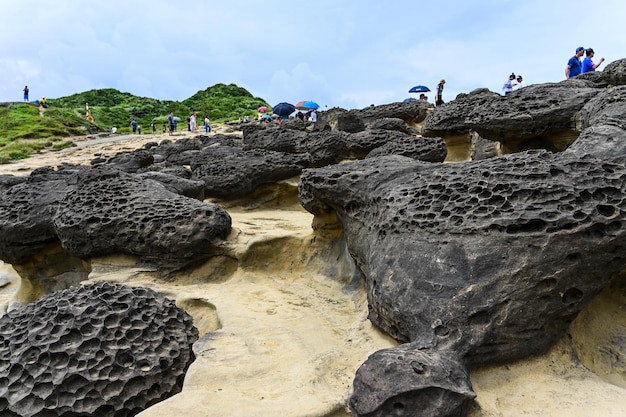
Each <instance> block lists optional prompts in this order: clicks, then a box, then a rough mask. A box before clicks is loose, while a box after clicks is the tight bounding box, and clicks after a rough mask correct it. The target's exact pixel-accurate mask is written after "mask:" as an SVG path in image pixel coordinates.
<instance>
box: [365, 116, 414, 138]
mask: <svg viewBox="0 0 626 417" xmlns="http://www.w3.org/2000/svg"><path fill="white" fill-rule="evenodd" d="M369 128H370V129H372V130H378V129H380V130H395V131H398V132H402V133H406V134H407V135H413V136H415V135H417V134H419V132H418V131H417V129H415V128H414V127H412V126H409V125H408V124H407V123H406V122H405V121H404V120H402V119H398V118H391V117H385V118H383V119H378V120H374V121H372V122H371V123H370V124H369Z"/></svg>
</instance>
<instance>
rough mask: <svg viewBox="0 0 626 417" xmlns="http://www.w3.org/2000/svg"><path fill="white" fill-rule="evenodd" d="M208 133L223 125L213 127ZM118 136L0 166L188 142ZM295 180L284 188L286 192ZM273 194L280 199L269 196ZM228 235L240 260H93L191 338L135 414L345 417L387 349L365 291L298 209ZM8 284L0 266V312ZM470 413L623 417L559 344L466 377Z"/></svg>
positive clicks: (97, 271)
mask: <svg viewBox="0 0 626 417" xmlns="http://www.w3.org/2000/svg"><path fill="white" fill-rule="evenodd" d="M216 132H218V133H227V128H224V127H218V128H217V129H216ZM188 135H189V133H187V132H181V133H179V134H177V135H176V136H168V135H167V134H166V135H161V134H158V135H141V136H139V135H126V136H122V135H119V136H115V137H109V138H103V139H87V140H84V139H83V140H77V141H76V144H77V146H76V147H74V148H71V149H66V150H63V151H56V152H42V153H39V154H37V155H34V156H33V157H31V158H29V159H26V160H23V161H19V162H16V163H12V164H9V165H0V174H6V173H10V174H15V175H28V173H29V172H30V171H32V170H33V169H35V168H37V167H41V166H58V165H60V164H61V163H63V162H67V163H83V164H87V163H89V161H90V160H91V159H93V158H94V156H95V155H98V154H99V155H114V154H115V153H117V152H122V151H127V150H133V149H136V148H138V147H141V146H143V144H145V143H147V142H152V141H157V142H160V141H161V140H163V139H173V140H177V139H179V138H182V137H186V136H188ZM295 187H297V179H294V180H292V181H286V182H285V183H284V185H283V187H282V188H283V189H284V190H285V192H290V193H294V192H295ZM278 197H280V196H278ZM225 208H226V209H227V210H228V212H229V213H230V214H231V216H232V218H233V232H232V233H231V236H230V237H229V239H228V241H227V242H226V243H225V245H227V246H229V250H231V251H233V252H234V253H238V259H239V263H238V264H237V265H234V264H233V263H232V262H229V261H228V260H227V259H218V260H216V261H214V262H212V263H209V264H207V265H205V266H204V267H201V268H199V269H198V270H195V271H193V272H190V273H187V274H184V275H182V274H181V275H180V276H176V277H163V276H160V275H159V274H158V273H156V272H155V271H151V270H149V269H147V268H145V267H142V266H140V265H138V264H136V263H135V262H134V260H133V259H131V258H128V257H121V256H118V257H109V258H103V259H96V260H94V262H93V272H92V274H91V277H90V279H92V280H110V281H116V282H121V283H126V284H129V285H135V286H147V287H150V288H153V289H155V290H157V291H160V292H162V293H163V294H164V295H166V296H167V297H169V298H171V299H174V300H176V303H177V304H178V305H179V306H181V307H183V308H185V309H186V310H187V311H188V312H189V313H190V314H191V315H192V316H193V317H194V323H195V324H196V327H198V329H199V330H200V336H201V337H200V340H199V341H198V342H197V343H196V344H195V345H194V351H195V354H196V356H197V359H196V361H195V362H194V363H193V364H192V365H191V367H190V369H189V371H188V373H187V376H186V378H185V384H184V387H183V391H182V392H181V393H179V394H178V395H175V396H173V397H171V398H169V399H167V400H165V401H163V402H161V403H159V404H157V405H155V406H153V407H151V408H149V409H147V410H145V411H144V412H142V413H141V414H140V416H141V417H166V416H167V417H171V416H177V415H180V416H186V417H225V416H229V417H250V416H255V417H276V416H282V417H348V416H350V412H349V410H348V409H347V408H346V405H345V404H346V400H347V398H348V397H349V395H350V390H351V385H352V379H353V376H354V373H355V371H356V369H357V368H358V367H359V366H360V365H361V363H363V361H365V359H366V358H367V356H368V355H370V354H372V353H373V352H375V351H377V350H379V349H382V348H386V347H391V346H394V345H396V342H395V341H393V340H392V339H390V338H389V337H387V336H386V335H385V334H383V333H382V332H380V331H378V330H377V329H376V328H374V327H373V326H372V325H371V323H370V322H369V320H367V300H366V295H365V291H364V289H363V287H362V285H360V283H359V282H358V280H355V279H353V274H352V272H351V267H350V260H349V259H345V256H344V252H343V248H342V247H338V246H337V244H336V243H334V244H333V243H332V242H333V241H334V240H332V239H330V238H329V239H325V238H324V237H323V236H322V237H320V236H316V235H314V234H313V233H312V228H311V222H312V220H313V218H312V216H311V215H310V214H309V213H308V212H306V211H304V210H303V209H302V208H301V207H299V206H298V205H297V204H291V205H290V206H288V207H271V204H270V205H266V206H263V207H258V208H255V209H253V210H250V209H246V208H243V207H236V206H233V207H225ZM18 287H19V277H17V275H16V274H15V272H14V271H13V269H12V268H11V267H10V265H6V264H2V263H1V262H0V304H2V305H6V304H7V303H8V301H9V300H10V298H11V296H12V295H13V293H14V292H15V291H16V290H17V289H18ZM471 378H472V384H473V387H474V390H475V391H476V393H477V394H478V397H477V406H476V408H475V409H474V410H472V411H471V413H470V416H471V417H511V416H540V417H624V416H626V389H624V388H621V387H618V386H616V385H612V384H609V383H607V382H605V381H603V380H602V379H601V378H600V377H598V376H596V375H595V374H593V373H592V372H591V371H589V370H588V369H587V368H585V367H584V366H583V365H582V364H580V362H579V361H578V359H577V358H576V355H575V353H574V351H573V348H572V343H571V341H570V338H569V337H564V338H563V339H562V340H561V341H560V342H559V343H558V344H557V345H556V346H554V347H553V349H552V350H551V351H549V352H547V353H546V354H545V355H542V356H539V357H536V358H532V359H528V360H523V361H519V362H516V363H512V364H507V365H502V366H491V367H480V368H477V369H474V370H472V374H471Z"/></svg>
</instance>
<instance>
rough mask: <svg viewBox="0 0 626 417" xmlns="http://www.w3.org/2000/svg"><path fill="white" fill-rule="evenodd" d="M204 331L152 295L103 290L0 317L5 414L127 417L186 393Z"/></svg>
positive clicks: (67, 294) (115, 287)
mask: <svg viewBox="0 0 626 417" xmlns="http://www.w3.org/2000/svg"><path fill="white" fill-rule="evenodd" d="M197 339H198V330H197V329H196V328H195V327H194V326H193V323H192V318H191V317H190V316H189V315H188V314H187V313H186V312H185V311H183V310H181V309H180V308H178V307H176V305H175V304H174V302H173V301H171V300H168V299H167V298H165V297H163V296H162V295H160V294H158V293H156V292H155V291H153V290H150V289H147V288H132V287H127V286H123V285H120V284H111V283H106V282H102V283H97V284H92V285H86V286H81V287H72V288H69V289H66V290H63V291H59V292H56V293H53V294H49V295H47V296H44V297H42V298H40V299H39V300H37V301H36V302H34V303H31V304H29V305H28V306H27V307H25V308H24V309H21V310H15V311H12V312H10V313H8V314H7V315H5V316H3V317H2V318H0V415H2V416H6V417H11V416H20V417H53V416H63V417H74V416H76V417H78V416H87V415H91V416H98V417H109V416H110V417H113V416H115V417H127V416H134V415H136V414H138V413H139V412H141V411H142V410H144V409H146V408H147V407H149V406H151V405H153V404H155V403H157V402H159V401H162V400H164V399H165V398H168V397H170V396H172V395H174V394H176V393H178V392H180V391H181V389H182V383H183V379H184V376H185V372H186V371H187V369H188V367H189V365H190V364H191V363H192V362H193V361H194V359H195V356H194V354H193V351H192V344H193V343H194V342H195V341H196V340H197Z"/></svg>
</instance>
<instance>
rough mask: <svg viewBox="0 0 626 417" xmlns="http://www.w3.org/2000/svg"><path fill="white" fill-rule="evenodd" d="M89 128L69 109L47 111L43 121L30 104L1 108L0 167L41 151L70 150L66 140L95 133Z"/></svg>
mask: <svg viewBox="0 0 626 417" xmlns="http://www.w3.org/2000/svg"><path fill="white" fill-rule="evenodd" d="M90 125H91V123H89V121H87V120H86V119H85V118H84V117H81V116H79V115H77V114H76V112H74V111H72V110H69V109H63V108H50V109H48V111H47V112H46V113H45V117H42V116H40V115H39V109H38V108H37V107H36V106H34V105H32V104H18V105H14V106H10V107H0V163H3V164H4V163H7V162H9V161H10V160H14V159H23V158H27V157H28V155H30V154H31V153H33V152H36V151H39V150H41V149H63V148H67V147H70V146H72V142H71V141H70V140H68V139H67V138H68V137H69V136H76V135H84V134H87V133H89V132H90V131H97V128H95V127H94V126H90Z"/></svg>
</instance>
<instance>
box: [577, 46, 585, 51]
mask: <svg viewBox="0 0 626 417" xmlns="http://www.w3.org/2000/svg"><path fill="white" fill-rule="evenodd" d="M584 50H585V47H584V46H579V47H578V48H576V52H580V51H584Z"/></svg>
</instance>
